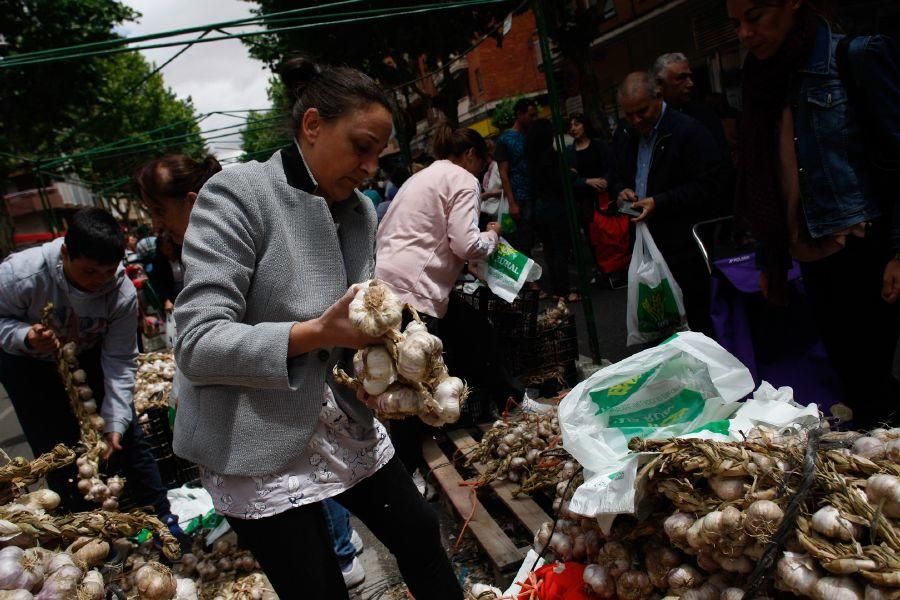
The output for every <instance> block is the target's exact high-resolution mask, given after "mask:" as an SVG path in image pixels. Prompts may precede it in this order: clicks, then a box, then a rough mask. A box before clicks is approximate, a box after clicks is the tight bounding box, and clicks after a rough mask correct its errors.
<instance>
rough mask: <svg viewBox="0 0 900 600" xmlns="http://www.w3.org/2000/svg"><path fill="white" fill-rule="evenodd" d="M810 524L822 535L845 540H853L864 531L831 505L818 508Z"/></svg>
mask: <svg viewBox="0 0 900 600" xmlns="http://www.w3.org/2000/svg"><path fill="white" fill-rule="evenodd" d="M810 524H811V525H812V528H813V529H814V530H816V531H817V532H819V533H821V534H822V535H824V536H827V537H830V538H834V539H837V540H842V541H845V542H852V541H853V540H855V539H857V538H858V537H859V536H860V534H861V533H862V529H861V528H860V526H859V525H856V524H854V523H851V522H850V521H848V520H847V519H845V518H844V517H842V516H841V513H840V511H838V509H836V508H835V507H833V506H831V505H826V506H823V507H822V508H820V509H819V510H817V511H816V513H815V514H814V515H813V516H812V521H811V523H810Z"/></svg>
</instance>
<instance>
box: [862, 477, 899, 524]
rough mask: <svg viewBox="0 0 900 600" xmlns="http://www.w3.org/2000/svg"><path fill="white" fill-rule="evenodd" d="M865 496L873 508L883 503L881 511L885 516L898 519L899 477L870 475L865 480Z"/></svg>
mask: <svg viewBox="0 0 900 600" xmlns="http://www.w3.org/2000/svg"><path fill="white" fill-rule="evenodd" d="M866 494H867V495H868V496H869V501H870V503H871V504H872V505H873V506H877V505H878V504H879V503H881V502H884V506H883V507H882V510H883V512H884V514H885V515H887V516H889V517H892V518H894V519H898V518H900V477H896V476H894V475H872V476H871V477H869V479H868V480H866Z"/></svg>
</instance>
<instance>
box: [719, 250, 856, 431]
mask: <svg viewBox="0 0 900 600" xmlns="http://www.w3.org/2000/svg"><path fill="white" fill-rule="evenodd" d="M714 267H715V268H714V269H713V275H712V282H711V293H712V301H711V316H712V322H713V332H714V333H715V337H716V340H717V341H718V342H719V343H720V344H721V345H722V346H723V347H724V348H725V349H726V350H728V351H729V352H731V353H732V354H734V356H735V357H737V359H738V360H740V361H741V362H742V363H744V364H745V365H746V366H747V368H748V369H749V370H750V373H751V374H752V375H753V380H754V381H755V382H756V384H757V386H758V385H759V384H760V382H761V381H762V380H765V381H768V382H769V383H771V384H772V385H774V386H775V387H780V386H785V385H787V386H790V387H792V388H793V389H794V399H795V400H796V401H797V402H799V403H800V404H804V405H805V404H808V403H810V402H815V403H816V404H818V405H819V408H820V409H821V410H823V411H825V412H826V413H827V409H828V407H830V406H831V405H832V404H834V403H835V402H837V401H838V397H839V394H838V389H839V388H838V383H837V379H836V377H835V375H834V371H833V370H832V368H831V365H830V362H829V359H828V355H827V354H826V352H825V348H824V346H823V345H822V342H821V340H820V339H819V335H818V332H817V331H816V327H815V324H814V323H813V321H812V318H811V316H810V309H809V305H808V303H807V301H806V295H805V293H804V291H803V284H802V282H801V280H800V266H799V265H798V264H797V263H796V262H794V264H793V266H792V268H791V270H790V271H789V273H788V282H789V283H788V298H789V303H788V306H786V307H778V306H772V305H770V304H768V303H767V302H765V301H764V300H763V298H762V294H761V293H760V287H759V270H758V269H757V268H756V264H755V259H754V256H753V255H752V254H748V255H744V256H738V257H734V258H727V259H721V260H717V261H716V262H715V263H714Z"/></svg>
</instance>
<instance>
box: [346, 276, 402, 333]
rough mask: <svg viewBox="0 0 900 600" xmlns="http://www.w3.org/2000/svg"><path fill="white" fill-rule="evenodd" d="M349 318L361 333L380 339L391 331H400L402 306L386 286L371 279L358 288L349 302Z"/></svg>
mask: <svg viewBox="0 0 900 600" xmlns="http://www.w3.org/2000/svg"><path fill="white" fill-rule="evenodd" d="M349 317H350V322H351V323H353V326H354V327H356V328H357V329H359V330H360V331H361V332H363V333H365V334H366V335H369V336H372V337H381V336H383V335H384V334H386V333H387V332H388V331H389V330H391V329H400V324H401V323H402V322H403V305H402V304H400V301H399V300H398V299H397V297H396V296H394V294H393V293H391V291H390V290H389V289H388V288H387V286H385V285H384V284H383V283H382V282H380V281H378V280H377V279H372V280H370V281H367V282H366V283H363V284H361V285H360V286H359V289H358V290H357V292H356V295H355V296H354V297H353V300H352V301H351V302H350V308H349Z"/></svg>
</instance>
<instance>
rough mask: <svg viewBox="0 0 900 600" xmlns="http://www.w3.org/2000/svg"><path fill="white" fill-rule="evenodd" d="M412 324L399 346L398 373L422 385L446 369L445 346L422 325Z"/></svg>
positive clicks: (407, 328)
mask: <svg viewBox="0 0 900 600" xmlns="http://www.w3.org/2000/svg"><path fill="white" fill-rule="evenodd" d="M414 323H415V321H413V322H411V323H410V324H409V325H408V326H407V327H406V332H405V334H404V337H403V339H402V340H400V342H399V343H398V344H397V372H399V373H400V375H401V376H403V378H404V379H407V380H408V381H412V382H414V383H422V382H424V381H427V380H428V379H429V378H431V377H432V376H433V375H434V374H435V373H436V372H439V371H440V370H442V369H443V368H444V359H443V358H442V356H441V354H442V353H443V351H444V344H443V342H441V339H440V338H439V337H436V336H433V335H431V334H430V333H428V330H427V329H424V328H423V327H422V326H421V325H418V324H414Z"/></svg>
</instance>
